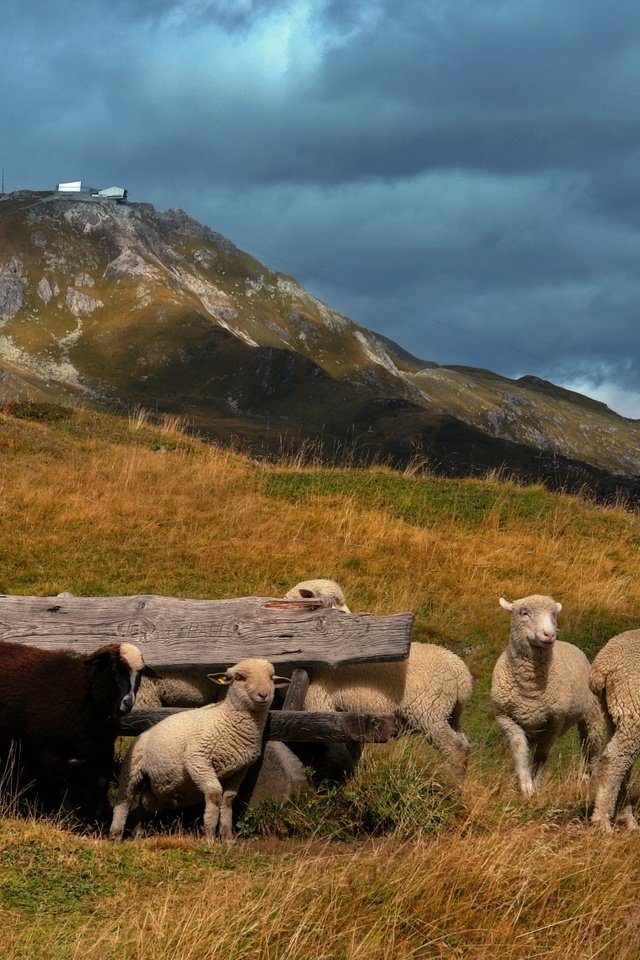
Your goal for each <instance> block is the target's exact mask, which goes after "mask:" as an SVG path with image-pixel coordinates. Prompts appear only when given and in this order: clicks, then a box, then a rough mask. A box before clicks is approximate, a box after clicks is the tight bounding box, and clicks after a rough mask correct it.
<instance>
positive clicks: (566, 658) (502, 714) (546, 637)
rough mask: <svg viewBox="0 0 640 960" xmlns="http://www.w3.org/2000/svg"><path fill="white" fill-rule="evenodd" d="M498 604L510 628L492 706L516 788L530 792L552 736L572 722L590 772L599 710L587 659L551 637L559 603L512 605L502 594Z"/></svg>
mask: <svg viewBox="0 0 640 960" xmlns="http://www.w3.org/2000/svg"><path fill="white" fill-rule="evenodd" d="M500 606H501V607H502V608H503V610H506V611H508V612H509V613H510V614H511V630H510V634H509V644H508V646H507V648H506V650H504V651H503V652H502V653H501V654H500V656H499V658H498V661H497V663H496V665H495V667H494V670H493V677H492V680H491V705H492V707H493V712H494V715H495V718H496V722H497V724H498V726H499V727H500V731H501V732H502V734H503V736H504V738H505V739H506V741H507V743H508V744H509V747H510V749H511V754H512V756H513V761H514V764H515V768H516V773H517V776H518V780H519V783H520V789H521V790H522V793H523V794H525V796H531V794H533V793H534V792H535V790H536V787H537V786H539V785H540V783H541V780H542V775H543V772H544V766H545V764H546V762H547V758H548V756H549V750H550V749H551V746H552V744H553V742H554V740H555V739H556V738H557V737H560V736H562V734H563V733H566V731H567V730H568V729H569V728H570V727H572V726H573V725H574V724H577V726H578V732H579V735H580V747H581V750H582V755H583V758H584V760H585V764H586V768H585V770H586V771H587V770H590V768H591V766H592V764H593V762H594V760H595V758H596V755H597V753H598V749H599V746H600V743H601V738H602V714H601V712H600V708H599V706H598V702H597V700H596V698H595V697H594V695H593V694H592V692H591V691H590V689H589V661H588V660H587V658H586V657H585V655H584V653H583V652H582V651H581V650H579V649H578V648H577V647H575V646H573V644H571V643H563V642H562V641H561V640H556V636H557V624H556V616H557V614H558V613H560V611H561V610H562V604H561V603H557V602H556V601H555V600H554V599H553V598H552V597H545V596H541V595H539V594H535V595H534V596H531V597H523V598H522V599H520V600H514V601H513V602H512V603H509V602H508V601H507V600H505V599H504V598H503V597H501V598H500ZM585 775H586V774H585Z"/></svg>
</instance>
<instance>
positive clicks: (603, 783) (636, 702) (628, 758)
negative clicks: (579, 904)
mask: <svg viewBox="0 0 640 960" xmlns="http://www.w3.org/2000/svg"><path fill="white" fill-rule="evenodd" d="M590 684H591V689H592V690H593V692H594V693H595V694H596V696H597V697H598V699H599V701H600V704H601V706H602V709H603V712H604V715H605V718H606V721H607V728H608V737H609V740H608V743H607V745H606V747H605V749H604V752H603V754H602V756H601V758H600V761H599V764H598V769H597V775H596V798H595V806H594V810H593V814H592V816H591V821H592V823H595V824H598V825H599V826H600V827H601V828H602V829H603V830H610V829H611V821H612V819H613V817H614V815H615V814H616V813H619V816H620V818H621V819H622V820H624V821H625V822H626V825H627V826H628V827H629V828H630V829H632V830H637V829H638V822H637V820H636V819H635V817H634V815H633V811H632V808H631V805H630V803H629V802H628V800H627V784H628V782H629V776H630V774H631V768H632V767H633V764H634V761H635V760H636V758H637V756H638V754H640V630H628V631H627V632H626V633H620V634H618V635H617V636H615V637H612V638H611V640H609V641H608V642H607V643H606V644H605V645H604V647H603V648H602V650H600V652H599V653H598V654H597V655H596V657H595V659H594V661H593V665H592V667H591V678H590Z"/></svg>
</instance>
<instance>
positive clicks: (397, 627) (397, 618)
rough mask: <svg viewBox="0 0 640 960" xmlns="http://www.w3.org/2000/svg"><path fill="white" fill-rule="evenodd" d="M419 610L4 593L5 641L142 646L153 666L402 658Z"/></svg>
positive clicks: (0, 634)
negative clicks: (377, 612) (379, 613)
mask: <svg viewBox="0 0 640 960" xmlns="http://www.w3.org/2000/svg"><path fill="white" fill-rule="evenodd" d="M413 620H414V616H413V614H412V613H399V614H395V615H393V616H385V617H374V616H372V615H371V614H368V613H356V614H349V613H342V612H341V611H338V610H335V609H333V608H329V609H327V608H325V607H324V606H322V605H319V604H318V601H307V600H305V601H300V600H293V601H282V600H278V601H273V600H270V599H269V598H264V597H241V598H239V599H235V600H179V599H176V598H174V597H160V596H154V595H148V596H143V595H140V596H131V597H73V596H67V595H63V596H57V597H18V596H1V597H0V639H2V640H11V641H14V642H19V643H20V642H22V643H32V644H35V645H37V646H39V647H44V648H47V649H59V648H60V647H68V648H73V649H75V650H78V651H79V652H81V653H85V652H87V653H88V652H91V651H92V650H95V648H96V647H97V646H99V645H100V644H103V643H109V642H117V641H122V640H128V641H130V642H132V643H135V644H137V645H138V646H139V647H140V649H141V650H142V652H143V655H144V658H145V660H146V661H147V663H149V664H150V665H151V666H152V667H185V668H186V667H190V666H196V665H198V666H203V667H205V668H207V669H212V670H215V669H223V668H225V667H227V666H228V665H229V664H231V663H235V662H236V661H238V660H241V659H242V658H243V657H247V656H262V657H267V658H268V659H269V660H271V661H272V663H275V664H283V663H288V664H297V665H302V666H313V665H317V664H320V663H326V664H329V665H332V666H335V665H338V664H340V663H360V662H366V661H377V660H402V659H404V658H406V657H407V656H408V653H409V643H410V640H411V630H412V626H413Z"/></svg>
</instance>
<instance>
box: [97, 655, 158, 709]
mask: <svg viewBox="0 0 640 960" xmlns="http://www.w3.org/2000/svg"><path fill="white" fill-rule="evenodd" d="M84 662H85V664H86V666H88V667H92V668H94V669H95V671H96V676H95V680H94V687H95V688H96V689H99V690H100V695H101V696H102V697H103V698H105V702H106V703H108V704H109V707H110V712H112V714H113V716H115V717H118V716H123V715H125V714H127V713H129V712H130V710H131V709H132V708H133V705H134V703H135V699H136V693H137V690H138V687H139V686H140V678H141V677H142V676H150V677H156V676H157V674H156V673H155V672H154V671H153V670H152V669H151V668H150V667H148V666H147V665H146V664H145V662H144V660H143V658H142V654H141V653H140V651H139V650H138V648H137V647H136V646H134V645H133V644H132V643H119V644H118V643H112V644H107V645H106V646H104V647H100V649H99V650H96V651H95V653H92V654H90V655H89V656H87V657H85V658H84ZM98 676H101V678H102V679H101V680H100V679H98ZM96 696H97V694H96V691H95V689H94V701H95V698H96Z"/></svg>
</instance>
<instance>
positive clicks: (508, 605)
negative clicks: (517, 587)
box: [498, 597, 513, 613]
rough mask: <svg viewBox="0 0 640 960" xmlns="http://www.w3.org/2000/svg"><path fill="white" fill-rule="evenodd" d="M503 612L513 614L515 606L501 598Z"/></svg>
mask: <svg viewBox="0 0 640 960" xmlns="http://www.w3.org/2000/svg"><path fill="white" fill-rule="evenodd" d="M498 602H499V604H500V606H501V607H502V609H503V610H506V611H507V613H513V604H512V603H509V601H508V600H505V598H504V597H500V600H499V601H498Z"/></svg>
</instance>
